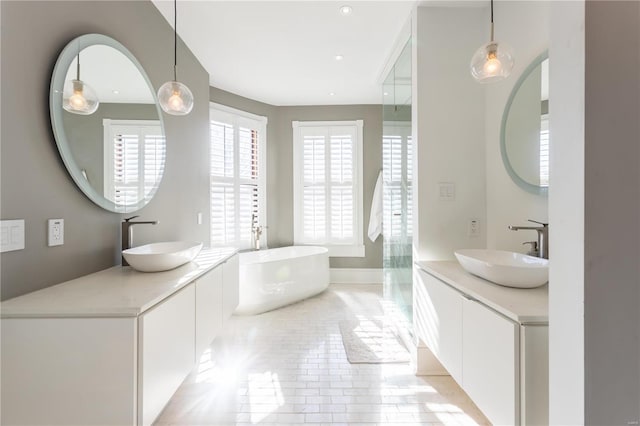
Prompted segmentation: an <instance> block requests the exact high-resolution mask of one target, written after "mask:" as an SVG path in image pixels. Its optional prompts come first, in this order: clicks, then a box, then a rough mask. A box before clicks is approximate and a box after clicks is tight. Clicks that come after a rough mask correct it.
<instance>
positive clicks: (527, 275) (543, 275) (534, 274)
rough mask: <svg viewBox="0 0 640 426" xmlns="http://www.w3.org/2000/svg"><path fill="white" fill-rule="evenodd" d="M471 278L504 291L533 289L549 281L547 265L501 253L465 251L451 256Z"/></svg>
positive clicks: (497, 251)
mask: <svg viewBox="0 0 640 426" xmlns="http://www.w3.org/2000/svg"><path fill="white" fill-rule="evenodd" d="M454 254H455V255H456V258H457V259H458V262H460V265H462V267H463V268H464V269H465V270H466V271H467V272H470V273H472V274H473V275H477V276H479V277H481V278H484V279H485V280H489V281H491V282H494V283H496V284H500V285H503V286H506V287H515V288H534V287H540V286H541V285H544V284H546V283H547V282H548V281H549V261H548V260H547V259H541V258H539V257H533V256H527V255H525V254H521V253H514V252H511V251H502V250H488V249H466V250H457V251H456V252H455V253H454Z"/></svg>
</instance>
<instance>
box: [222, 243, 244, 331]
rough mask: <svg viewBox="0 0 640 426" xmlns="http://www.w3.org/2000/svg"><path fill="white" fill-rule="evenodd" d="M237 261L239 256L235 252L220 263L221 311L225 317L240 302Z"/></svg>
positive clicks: (231, 312) (238, 265) (229, 314)
mask: <svg viewBox="0 0 640 426" xmlns="http://www.w3.org/2000/svg"><path fill="white" fill-rule="evenodd" d="M239 262H240V260H239V256H238V255H237V254H236V255H234V256H231V257H230V258H229V260H227V261H226V262H225V263H223V264H222V287H223V293H222V297H223V301H224V302H223V306H222V312H223V315H224V318H225V319H227V318H229V317H230V316H231V315H232V314H233V311H235V310H236V308H237V307H238V303H240V286H238V281H239V280H240V263H239Z"/></svg>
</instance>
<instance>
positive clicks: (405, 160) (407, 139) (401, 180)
mask: <svg viewBox="0 0 640 426" xmlns="http://www.w3.org/2000/svg"><path fill="white" fill-rule="evenodd" d="M385 128H387V129H390V130H391V131H392V132H393V133H394V134H391V135H384V136H383V137H382V169H383V174H382V176H383V179H384V183H385V185H384V194H383V197H384V198H383V202H384V205H385V208H384V209H383V225H382V226H383V229H384V231H383V232H384V235H385V238H389V239H394V238H395V239H397V238H403V237H406V236H409V237H410V236H411V235H412V233H413V213H412V210H413V209H412V202H413V191H412V183H411V179H412V176H413V148H412V139H411V136H410V135H409V134H408V133H409V132H410V131H411V129H410V128H408V127H406V126H402V125H396V126H394V125H391V124H389V125H386V124H385ZM405 189H406V190H405ZM403 213H404V218H405V220H406V221H407V224H406V234H407V235H403V234H402V232H403V229H404V227H403V223H402V220H403Z"/></svg>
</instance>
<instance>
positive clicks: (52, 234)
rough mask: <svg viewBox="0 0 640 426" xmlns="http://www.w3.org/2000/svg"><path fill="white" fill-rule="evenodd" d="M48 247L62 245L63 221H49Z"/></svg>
mask: <svg viewBox="0 0 640 426" xmlns="http://www.w3.org/2000/svg"><path fill="white" fill-rule="evenodd" d="M48 244H49V247H53V246H61V245H63V244H64V219H49V238H48Z"/></svg>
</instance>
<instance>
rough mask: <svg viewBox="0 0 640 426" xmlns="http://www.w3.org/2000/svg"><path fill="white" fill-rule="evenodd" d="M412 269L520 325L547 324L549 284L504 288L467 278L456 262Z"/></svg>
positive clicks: (435, 263)
mask: <svg viewBox="0 0 640 426" xmlns="http://www.w3.org/2000/svg"><path fill="white" fill-rule="evenodd" d="M415 264H416V266H417V267H418V268H420V269H422V270H423V271H425V272H427V273H428V274H430V275H433V276H434V277H436V278H438V279H439V280H441V281H444V282H445V283H447V284H449V285H450V286H451V287H454V288H455V289H457V290H459V291H460V292H462V293H465V294H467V295H469V296H470V297H471V298H473V299H476V300H478V301H479V302H482V303H483V304H485V305H487V306H489V307H490V308H491V309H493V310H494V311H496V312H499V313H501V314H502V315H504V316H506V317H507V318H510V319H512V320H513V321H516V322H519V323H520V324H548V323H549V285H548V284H547V285H544V286H542V287H537V288H531V289H521V288H511V287H504V286H501V285H498V284H494V283H492V282H490V281H487V280H484V279H482V278H479V277H476V276H475V275H471V274H470V273H468V272H467V271H465V270H464V269H462V266H460V264H459V263H458V262H456V261H422V262H415Z"/></svg>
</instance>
